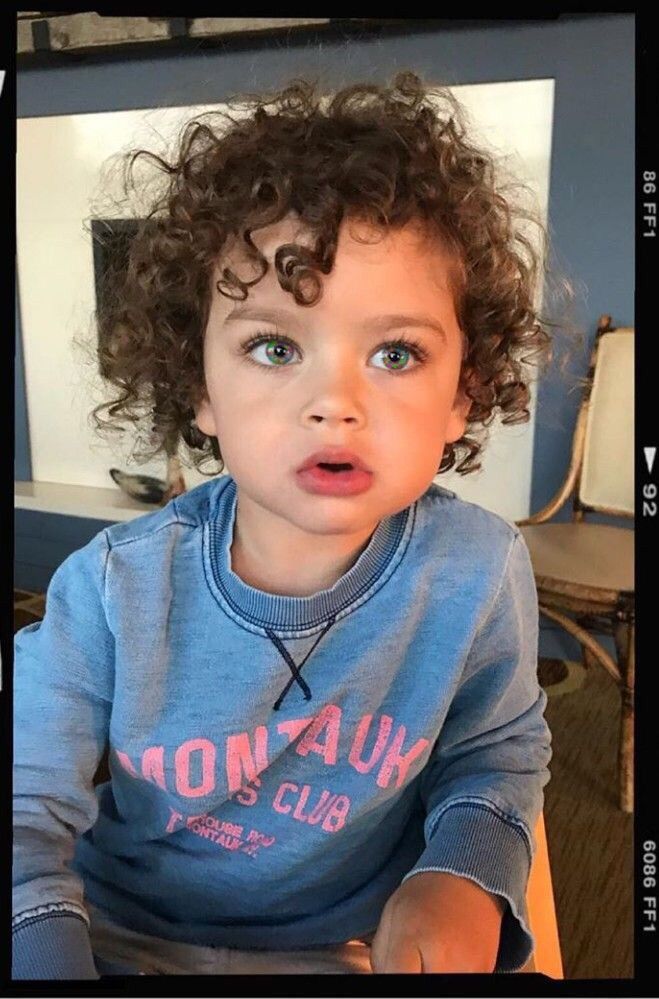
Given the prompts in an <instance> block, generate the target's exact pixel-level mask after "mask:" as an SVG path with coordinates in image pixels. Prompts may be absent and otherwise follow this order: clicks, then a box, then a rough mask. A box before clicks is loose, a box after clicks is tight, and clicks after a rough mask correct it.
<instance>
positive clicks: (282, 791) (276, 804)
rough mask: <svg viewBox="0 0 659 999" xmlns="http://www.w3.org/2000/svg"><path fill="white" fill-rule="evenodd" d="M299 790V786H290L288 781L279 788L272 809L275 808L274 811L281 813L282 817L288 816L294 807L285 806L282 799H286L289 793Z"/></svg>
mask: <svg viewBox="0 0 659 999" xmlns="http://www.w3.org/2000/svg"><path fill="white" fill-rule="evenodd" d="M298 790H299V788H298V786H297V784H290V783H289V782H288V781H284V783H283V784H282V785H281V786H280V787H279V790H278V791H277V793H276V795H275V799H274V801H273V802H272V807H273V808H274V810H275V811H276V812H281V814H282V815H287V814H288V812H290V810H291V808H292V807H293V806H292V805H283V804H282V800H281V799H282V798H283V797H284V795H285V794H286V792H287V791H298Z"/></svg>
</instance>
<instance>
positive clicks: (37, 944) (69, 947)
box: [11, 910, 101, 980]
mask: <svg viewBox="0 0 659 999" xmlns="http://www.w3.org/2000/svg"><path fill="white" fill-rule="evenodd" d="M11 977H12V979H13V980H19V979H21V980H22V979H30V980H35V979H62V978H63V979H99V978H100V977H101V976H100V975H99V973H98V971H97V970H96V966H95V965H94V957H93V954H92V947H91V942H90V939H89V930H88V928H87V924H86V923H85V920H84V919H83V918H82V916H77V915H74V914H73V913H71V912H67V911H65V910H60V912H58V913H54V914H44V915H34V916H30V917H29V918H27V919H24V920H23V921H22V922H20V923H19V924H18V925H17V927H16V929H14V931H13V934H12V964H11Z"/></svg>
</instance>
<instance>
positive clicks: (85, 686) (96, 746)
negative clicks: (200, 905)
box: [12, 531, 114, 979]
mask: <svg viewBox="0 0 659 999" xmlns="http://www.w3.org/2000/svg"><path fill="white" fill-rule="evenodd" d="M108 554H109V546H108V542H107V538H106V536H105V532H104V531H103V532H101V533H100V534H99V535H97V536H96V537H95V538H93V539H92V541H90V542H89V544H87V545H86V546H85V547H84V548H81V549H80V550H78V551H76V552H73V554H72V555H70V556H69V557H68V558H67V559H66V560H65V561H64V562H63V563H62V564H61V565H60V566H59V567H58V569H57V570H56V572H55V574H54V575H53V577H52V579H51V582H50V586H49V587H48V592H47V595H46V610H45V615H44V618H43V620H42V621H40V622H37V623H36V624H30V625H28V626H27V627H26V628H23V629H22V630H21V631H19V632H17V634H16V636H15V654H14V771H13V869H12V886H13V900H12V958H13V959H12V978H14V979H22V978H34V979H50V978H84V979H92V978H93V979H97V978H99V975H98V973H97V971H96V968H95V966H94V961H93V957H92V950H91V943H90V938H89V917H88V914H87V910H86V908H85V903H84V891H83V884H82V880H81V879H80V877H79V876H78V875H77V874H76V873H75V872H74V871H73V870H72V869H71V868H70V861H71V859H72V857H73V851H74V845H75V841H76V839H77V838H78V837H79V836H80V835H82V834H83V833H84V832H86V831H87V830H88V829H89V828H91V826H92V825H93V824H94V822H95V821H96V818H97V815H98V804H97V800H96V795H95V793H94V788H93V779H94V774H95V772H96V769H97V766H98V763H99V761H100V759H101V756H102V754H103V751H104V748H105V745H106V742H107V738H108V728H109V718H110V710H111V704H112V691H113V685H114V641H113V636H112V634H111V631H110V628H109V626H108V622H107V619H106V614H105V609H104V600H103V597H104V580H105V569H106V563H107V558H108Z"/></svg>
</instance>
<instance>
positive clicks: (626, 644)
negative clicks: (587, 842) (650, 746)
mask: <svg viewBox="0 0 659 999" xmlns="http://www.w3.org/2000/svg"><path fill="white" fill-rule="evenodd" d="M634 631H635V629H634V622H633V621H618V622H616V625H615V628H614V633H613V635H614V640H615V645H616V652H617V654H618V666H619V669H620V675H621V677H622V684H621V687H620V698H621V711H620V743H619V746H618V779H619V798H620V808H621V810H622V811H623V812H633V810H634V671H635V650H634Z"/></svg>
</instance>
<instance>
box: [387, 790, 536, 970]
mask: <svg viewBox="0 0 659 999" xmlns="http://www.w3.org/2000/svg"><path fill="white" fill-rule="evenodd" d="M530 869H531V847H530V844H529V841H528V838H527V834H526V832H524V831H523V829H522V827H521V825H517V824H516V823H515V822H514V820H513V819H506V818H504V817H502V816H500V815H499V814H498V813H497V812H496V811H495V809H494V806H492V807H491V808H490V807H488V805H487V804H476V803H457V804H455V805H450V806H449V807H448V808H446V809H445V810H444V811H443V812H440V815H439V817H438V818H437V820H436V822H435V825H434V828H433V831H432V835H431V838H430V842H429V843H428V845H427V847H426V849H425V850H424V851H423V853H422V854H421V856H420V857H419V859H418V861H417V862H416V864H415V865H414V867H413V868H412V870H411V871H409V873H408V874H406V875H405V877H404V878H403V881H407V879H408V878H411V877H413V876H414V875H415V874H419V873H421V872H422V871H447V872H449V873H452V874H458V875H460V876H461V877H465V878H470V879H471V880H472V881H475V882H476V883H477V884H479V885H480V886H481V888H484V889H485V890H486V891H489V892H491V893H492V894H496V895H501V896H502V897H503V898H505V899H506V900H507V902H508V906H507V907H506V909H505V912H504V915H503V920H502V923H501V938H500V942H499V953H498V954H497V962H496V966H495V969H494V971H495V973H497V972H511V971H519V969H520V968H522V967H523V966H524V965H525V964H526V962H527V961H528V959H529V957H530V956H531V954H532V953H533V949H534V947H535V940H534V938H533V935H532V933H531V930H530V927H529V917H528V910H527V907H526V886H527V883H528V876H529V871H530Z"/></svg>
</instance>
